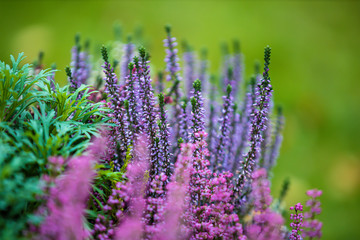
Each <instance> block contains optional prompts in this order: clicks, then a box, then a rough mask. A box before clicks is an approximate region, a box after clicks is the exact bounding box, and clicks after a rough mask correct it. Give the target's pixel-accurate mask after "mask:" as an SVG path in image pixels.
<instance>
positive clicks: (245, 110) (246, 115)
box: [231, 78, 255, 173]
mask: <svg viewBox="0 0 360 240" xmlns="http://www.w3.org/2000/svg"><path fill="white" fill-rule="evenodd" d="M254 101H255V78H252V80H251V83H250V86H249V91H248V92H247V93H246V94H245V97H244V101H243V105H242V111H241V116H240V127H239V128H238V129H239V132H238V137H239V139H238V144H237V143H235V146H236V153H235V159H234V161H233V165H232V168H231V172H233V173H235V172H236V171H237V170H238V169H239V164H240V161H239V159H241V158H242V157H243V155H244V151H245V148H246V147H247V146H248V139H249V134H250V129H251V112H252V108H253V103H254Z"/></svg>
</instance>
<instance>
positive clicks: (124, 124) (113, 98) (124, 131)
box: [101, 47, 130, 171]
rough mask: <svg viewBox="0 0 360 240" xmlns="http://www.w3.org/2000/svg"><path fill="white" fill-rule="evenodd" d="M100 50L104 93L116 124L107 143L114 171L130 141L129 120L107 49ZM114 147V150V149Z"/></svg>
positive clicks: (123, 156) (118, 167)
mask: <svg viewBox="0 0 360 240" xmlns="http://www.w3.org/2000/svg"><path fill="white" fill-rule="evenodd" d="M101 52H102V56H103V59H104V61H105V63H104V65H103V66H102V67H103V68H104V73H105V78H104V80H105V93H107V94H108V98H109V100H110V103H111V105H110V107H111V108H112V110H113V113H112V116H113V121H114V123H115V124H116V127H114V128H113V129H112V130H111V131H110V133H111V134H110V136H109V138H108V145H109V146H112V148H111V149H110V152H109V158H110V159H114V168H115V171H119V170H120V168H121V165H122V161H123V160H124V159H125V156H126V152H127V149H128V147H129V143H130V141H129V140H130V139H129V131H128V129H129V121H128V119H127V115H126V111H125V109H124V107H123V105H124V99H123V97H122V96H121V92H120V87H119V85H118V80H117V76H116V74H115V72H114V69H113V68H112V67H111V65H110V63H109V58H108V53H107V49H106V48H105V47H103V48H102V49H101ZM114 147H115V148H116V150H114ZM115 152H116V153H115Z"/></svg>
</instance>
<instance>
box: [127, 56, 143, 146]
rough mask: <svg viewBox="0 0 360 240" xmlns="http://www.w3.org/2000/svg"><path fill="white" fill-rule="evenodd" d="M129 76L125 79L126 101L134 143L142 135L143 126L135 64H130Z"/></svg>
mask: <svg viewBox="0 0 360 240" xmlns="http://www.w3.org/2000/svg"><path fill="white" fill-rule="evenodd" d="M128 69H129V75H128V76H127V77H126V78H125V83H126V87H125V99H126V100H127V101H128V104H129V117H128V119H129V122H130V126H129V128H130V129H129V130H130V135H131V136H130V137H131V140H132V142H134V141H135V140H136V138H137V136H138V134H139V133H140V129H141V124H140V117H141V108H140V106H141V104H139V101H140V98H139V77H138V76H137V72H136V69H135V66H134V63H132V62H131V63H129V65H128Z"/></svg>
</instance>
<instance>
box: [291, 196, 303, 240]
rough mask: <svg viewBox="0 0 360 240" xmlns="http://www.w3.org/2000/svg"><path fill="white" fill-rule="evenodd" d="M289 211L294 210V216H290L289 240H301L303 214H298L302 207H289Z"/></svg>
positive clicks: (298, 204) (299, 205)
mask: <svg viewBox="0 0 360 240" xmlns="http://www.w3.org/2000/svg"><path fill="white" fill-rule="evenodd" d="M290 210H295V214H294V213H292V214H290V219H291V220H292V222H291V223H290V227H291V228H292V230H291V234H290V240H301V239H302V237H301V232H302V228H301V227H302V224H303V214H302V213H300V212H302V211H303V206H302V205H301V203H297V204H296V205H295V206H294V207H290Z"/></svg>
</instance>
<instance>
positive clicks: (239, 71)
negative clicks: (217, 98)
mask: <svg viewBox="0 0 360 240" xmlns="http://www.w3.org/2000/svg"><path fill="white" fill-rule="evenodd" d="M234 52H235V54H234V56H233V59H232V61H233V65H234V69H233V80H234V82H233V85H232V87H233V96H234V98H235V99H237V97H236V96H237V94H238V91H239V87H240V86H241V84H242V82H243V65H242V56H241V52H240V43H239V41H234Z"/></svg>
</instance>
